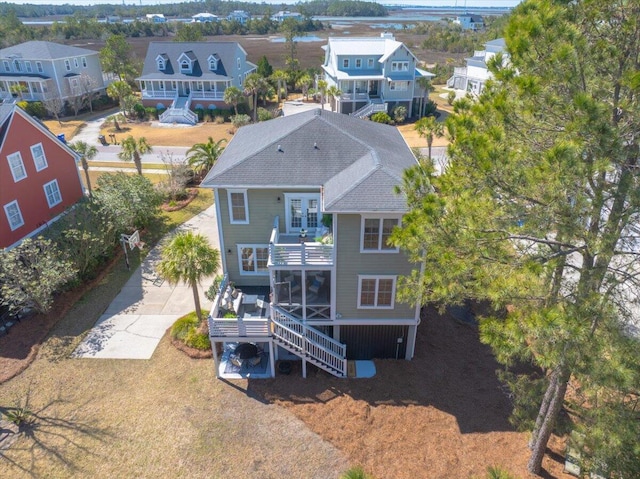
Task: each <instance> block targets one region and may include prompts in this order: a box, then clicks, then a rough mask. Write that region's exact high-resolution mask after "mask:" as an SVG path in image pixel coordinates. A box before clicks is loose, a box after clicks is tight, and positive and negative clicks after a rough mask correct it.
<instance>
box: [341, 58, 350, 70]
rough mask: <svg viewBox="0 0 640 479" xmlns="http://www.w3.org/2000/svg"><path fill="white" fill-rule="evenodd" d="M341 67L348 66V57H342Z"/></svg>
mask: <svg viewBox="0 0 640 479" xmlns="http://www.w3.org/2000/svg"><path fill="white" fill-rule="evenodd" d="M342 68H349V59H348V58H343V59H342Z"/></svg>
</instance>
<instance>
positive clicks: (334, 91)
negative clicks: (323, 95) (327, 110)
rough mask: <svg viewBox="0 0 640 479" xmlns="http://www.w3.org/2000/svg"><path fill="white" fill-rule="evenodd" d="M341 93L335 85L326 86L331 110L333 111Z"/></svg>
mask: <svg viewBox="0 0 640 479" xmlns="http://www.w3.org/2000/svg"><path fill="white" fill-rule="evenodd" d="M341 95H342V90H340V88H338V87H337V86H336V85H331V86H330V87H329V88H327V96H328V97H329V98H331V111H334V110H335V108H336V107H337V100H338V97H339V96H341Z"/></svg>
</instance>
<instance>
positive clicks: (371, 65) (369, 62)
mask: <svg viewBox="0 0 640 479" xmlns="http://www.w3.org/2000/svg"><path fill="white" fill-rule="evenodd" d="M373 66H374V63H373V58H369V59H368V60H367V68H369V69H371V68H373Z"/></svg>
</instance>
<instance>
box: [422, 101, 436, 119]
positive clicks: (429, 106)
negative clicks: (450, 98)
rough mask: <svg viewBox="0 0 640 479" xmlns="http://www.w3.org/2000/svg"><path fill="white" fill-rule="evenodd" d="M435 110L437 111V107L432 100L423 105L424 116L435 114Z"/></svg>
mask: <svg viewBox="0 0 640 479" xmlns="http://www.w3.org/2000/svg"><path fill="white" fill-rule="evenodd" d="M437 110H438V105H436V102H435V101H433V100H429V101H427V102H426V103H425V105H424V115H425V116H433V115H435V114H436V111H437Z"/></svg>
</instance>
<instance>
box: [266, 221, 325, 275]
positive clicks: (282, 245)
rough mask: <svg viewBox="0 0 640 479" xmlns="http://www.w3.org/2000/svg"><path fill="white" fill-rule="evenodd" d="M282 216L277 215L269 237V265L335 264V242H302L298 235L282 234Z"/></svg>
mask: <svg viewBox="0 0 640 479" xmlns="http://www.w3.org/2000/svg"><path fill="white" fill-rule="evenodd" d="M279 223H280V218H279V217H278V216H276V218H275V219H274V222H273V229H272V231H271V237H270V238H269V261H268V263H267V266H269V267H270V268H271V267H275V268H281V267H283V266H302V267H303V266H309V267H317V266H333V264H334V261H335V251H334V247H333V244H325V243H318V242H306V241H303V242H301V241H300V239H299V237H298V236H295V235H281V234H280V226H279Z"/></svg>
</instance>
